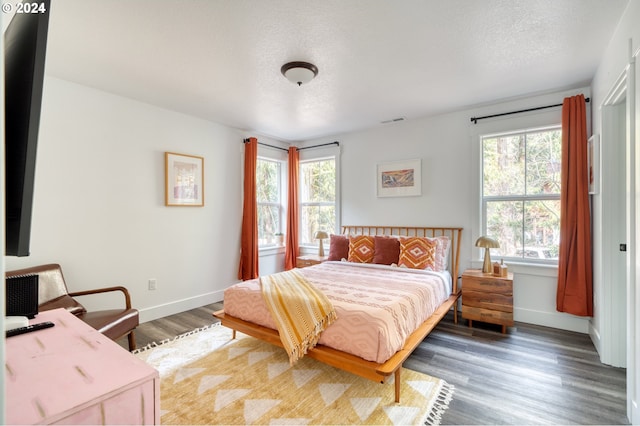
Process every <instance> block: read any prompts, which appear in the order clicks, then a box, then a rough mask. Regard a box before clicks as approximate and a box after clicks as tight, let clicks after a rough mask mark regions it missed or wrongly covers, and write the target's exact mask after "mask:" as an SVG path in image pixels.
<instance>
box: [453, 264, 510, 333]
mask: <svg viewBox="0 0 640 426" xmlns="http://www.w3.org/2000/svg"><path fill="white" fill-rule="evenodd" d="M462 318H464V319H467V320H469V327H473V321H474V320H476V321H482V322H488V323H491V324H499V325H502V333H506V332H507V326H513V274H512V273H511V272H509V274H508V275H507V276H506V277H497V276H494V275H493V274H491V273H487V274H485V273H483V272H482V271H481V270H479V269H467V270H466V271H464V273H463V274H462Z"/></svg>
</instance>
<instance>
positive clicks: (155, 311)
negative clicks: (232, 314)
mask: <svg viewBox="0 0 640 426" xmlns="http://www.w3.org/2000/svg"><path fill="white" fill-rule="evenodd" d="M223 298H224V290H219V291H214V292H211V293H205V294H201V295H199V296H194V297H190V298H188V299H181V300H176V301H174V302H171V303H165V304H162V305H157V306H152V307H150V308H144V309H140V323H144V322H148V321H153V320H155V319H158V318H162V317H166V316H169V315H173V314H177V313H180V312H184V311H188V310H190V309H195V308H199V307H201V306H204V305H209V304H211V303H216V302H219V301H221V300H222V299H223Z"/></svg>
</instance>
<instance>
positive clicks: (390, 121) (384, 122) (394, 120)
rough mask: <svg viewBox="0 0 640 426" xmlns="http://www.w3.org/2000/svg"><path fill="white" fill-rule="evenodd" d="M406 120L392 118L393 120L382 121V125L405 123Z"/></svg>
mask: <svg viewBox="0 0 640 426" xmlns="http://www.w3.org/2000/svg"><path fill="white" fill-rule="evenodd" d="M404 120H405V118H404V117H398V118H392V119H391V120H384V121H381V122H380V124H389V123H396V122H398V121H404Z"/></svg>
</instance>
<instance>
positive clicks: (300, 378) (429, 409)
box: [134, 324, 453, 425]
mask: <svg viewBox="0 0 640 426" xmlns="http://www.w3.org/2000/svg"><path fill="white" fill-rule="evenodd" d="M134 354H135V355H136V356H138V357H139V358H141V359H143V360H144V361H145V362H147V363H148V364H150V365H151V366H153V367H154V368H156V369H157V370H158V371H159V372H160V408H161V410H160V414H161V419H160V420H161V422H162V423H163V424H229V425H231V424H243V425H247V424H259V425H266V424H273V425H276V424H277V425H305V424H313V425H315V424H327V425H335V424H375V425H381V424H402V425H406V424H439V422H440V419H441V417H442V413H443V412H444V411H445V410H446V409H447V408H448V405H449V402H450V401H451V399H452V397H453V387H452V386H450V385H448V384H447V383H446V382H444V381H443V380H440V379H437V378H433V377H430V376H428V375H426V374H422V373H418V372H415V371H412V370H409V369H406V368H405V369H403V371H402V373H401V379H402V384H401V394H400V395H401V397H400V403H398V404H397V403H395V401H394V395H395V394H394V385H393V376H391V377H390V380H388V382H387V383H385V384H380V383H376V382H373V381H371V380H368V379H364V378H361V377H359V376H356V375H354V374H351V373H347V372H345V371H342V370H339V369H336V368H334V367H331V366H328V365H325V364H323V363H320V362H318V361H316V360H314V359H311V358H307V357H305V358H302V359H301V360H299V361H298V362H296V363H295V364H294V365H293V366H291V365H289V358H288V356H287V354H286V352H285V351H284V349H282V348H279V347H276V346H274V345H271V344H269V343H265V342H262V341H261V340H258V339H254V338H252V337H249V336H246V335H244V334H242V333H237V334H236V339H235V340H231V330H230V329H228V328H226V327H222V326H219V325H218V324H214V325H212V326H211V327H207V328H204V329H200V330H196V331H194V332H191V333H187V334H185V335H182V336H179V337H178V338H176V339H174V340H171V341H168V342H161V343H159V344H152V345H149V346H147V347H145V348H141V349H139V350H137V351H134Z"/></svg>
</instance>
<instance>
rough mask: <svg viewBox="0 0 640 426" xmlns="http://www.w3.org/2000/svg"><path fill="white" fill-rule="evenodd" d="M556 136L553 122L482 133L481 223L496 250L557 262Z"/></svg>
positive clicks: (558, 143) (558, 145) (558, 141)
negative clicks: (490, 133)
mask: <svg viewBox="0 0 640 426" xmlns="http://www.w3.org/2000/svg"><path fill="white" fill-rule="evenodd" d="M561 135H562V133H561V129H560V127H552V128H545V129H532V130H524V131H519V132H513V133H507V134H498V135H489V136H483V137H482V138H481V139H482V147H481V152H482V217H483V221H484V223H483V228H484V233H485V235H489V236H491V237H492V238H495V239H496V240H498V241H499V243H500V248H499V249H497V251H496V254H497V255H499V256H503V257H510V258H519V259H522V260H526V261H527V262H530V261H533V262H538V263H552V262H557V260H558V244H559V240H560V172H561V152H562V146H561V145H562V136H561Z"/></svg>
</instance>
